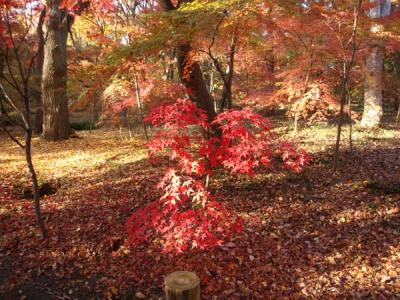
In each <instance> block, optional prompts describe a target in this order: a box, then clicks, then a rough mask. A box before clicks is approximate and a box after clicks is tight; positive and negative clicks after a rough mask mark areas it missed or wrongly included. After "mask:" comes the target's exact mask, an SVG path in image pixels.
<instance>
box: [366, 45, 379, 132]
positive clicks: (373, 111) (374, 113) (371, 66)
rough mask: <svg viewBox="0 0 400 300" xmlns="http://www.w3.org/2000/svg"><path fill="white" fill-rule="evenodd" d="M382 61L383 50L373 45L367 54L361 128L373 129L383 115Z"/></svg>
mask: <svg viewBox="0 0 400 300" xmlns="http://www.w3.org/2000/svg"><path fill="white" fill-rule="evenodd" d="M383 60H384V48H383V47H382V46H380V45H375V46H373V47H372V48H371V50H370V51H369V53H368V54H367V59H366V69H367V74H366V77H365V87H364V113H363V117H362V120H361V126H363V127H368V128H373V127H378V126H379V125H380V123H381V118H382V114H383V107H382V102H383V93H382V85H383Z"/></svg>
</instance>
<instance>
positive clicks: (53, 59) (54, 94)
mask: <svg viewBox="0 0 400 300" xmlns="http://www.w3.org/2000/svg"><path fill="white" fill-rule="evenodd" d="M59 5H60V0H48V1H47V18H46V23H45V24H46V32H47V33H46V43H45V46H44V62H43V75H42V100H43V138H44V139H45V140H48V141H59V140H65V139H68V138H69V134H70V128H69V112H68V96H67V39H68V26H69V24H68V23H69V17H68V14H67V11H66V10H65V9H60V7H59Z"/></svg>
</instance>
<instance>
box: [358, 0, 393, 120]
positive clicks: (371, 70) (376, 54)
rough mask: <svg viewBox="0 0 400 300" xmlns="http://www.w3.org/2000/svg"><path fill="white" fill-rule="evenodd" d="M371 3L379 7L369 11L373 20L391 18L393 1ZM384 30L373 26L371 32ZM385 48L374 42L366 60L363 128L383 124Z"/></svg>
mask: <svg viewBox="0 0 400 300" xmlns="http://www.w3.org/2000/svg"><path fill="white" fill-rule="evenodd" d="M369 2H370V3H376V4H377V5H376V6H375V7H373V8H371V9H370V10H369V13H368V15H369V17H370V18H371V19H378V18H383V17H386V16H389V15H390V13H391V6H392V3H391V2H392V1H391V0H382V1H376V0H370V1H369ZM382 30H383V28H382V25H379V24H373V25H372V27H371V32H372V33H374V34H376V33H378V32H381V31H382ZM384 57H385V48H384V46H383V45H381V44H380V43H379V41H373V45H372V46H371V47H370V51H369V53H368V54H367V58H366V70H367V74H366V78H365V87H364V113H363V117H362V120H361V126H363V127H368V128H373V127H378V126H379V125H380V123H381V118H382V114H383V92H382V90H383V61H384Z"/></svg>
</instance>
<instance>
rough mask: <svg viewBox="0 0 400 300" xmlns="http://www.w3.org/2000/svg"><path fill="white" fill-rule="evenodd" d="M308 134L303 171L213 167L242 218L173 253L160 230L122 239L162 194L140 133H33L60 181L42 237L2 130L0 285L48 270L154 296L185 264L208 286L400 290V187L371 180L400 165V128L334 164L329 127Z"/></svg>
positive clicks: (11, 288)
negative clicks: (151, 239)
mask: <svg viewBox="0 0 400 300" xmlns="http://www.w3.org/2000/svg"><path fill="white" fill-rule="evenodd" d="M316 130H317V129H316ZM333 132H334V129H333V128H332V130H331V131H330V133H333ZM306 134H307V132H305V133H304V134H303V135H300V136H299V137H298V138H297V142H299V143H301V144H302V146H305V147H306V148H307V147H308V149H309V150H310V151H311V152H312V155H313V157H314V162H313V163H312V164H311V165H310V166H309V167H308V168H307V169H306V170H305V171H304V172H303V173H301V174H291V173H288V172H286V171H285V172H278V171H275V172H273V173H272V174H262V175H258V176H256V177H255V178H253V179H251V180H249V179H248V178H246V177H235V178H234V177H221V178H219V177H218V176H216V177H215V178H213V179H212V181H211V189H213V192H214V193H215V194H217V195H218V196H219V199H220V201H223V202H224V204H225V205H226V206H227V207H229V208H230V209H232V210H235V211H236V212H238V213H239V214H241V215H242V216H243V218H244V219H245V221H246V226H245V230H244V232H243V233H242V234H241V235H239V236H236V237H234V238H232V240H230V241H227V243H226V244H225V245H224V246H223V247H221V248H219V249H216V250H213V251H208V252H201V251H192V252H189V253H187V254H182V255H179V256H175V257H170V256H167V255H163V254H161V253H160V252H159V248H158V246H157V243H154V244H150V245H147V246H142V247H131V246H130V245H129V244H128V242H127V234H126V231H125V222H126V220H127V218H128V217H129V216H130V215H131V214H132V212H133V211H134V210H135V209H136V208H138V207H142V206H143V205H145V204H146V203H149V202H150V201H153V200H155V199H156V198H157V197H159V192H158V191H157V190H155V184H156V182H157V181H158V179H159V177H160V176H161V175H162V170H161V169H162V167H160V166H152V165H151V164H149V162H148V161H147V159H146V157H147V154H146V150H145V147H144V144H145V142H144V141H143V140H142V139H141V138H135V139H133V140H126V141H121V140H120V139H119V134H118V133H116V132H112V131H111V132H105V131H94V132H92V133H91V134H90V133H89V132H87V133H86V132H85V133H80V135H81V137H82V138H81V139H73V140H69V141H65V142H60V143H45V142H43V141H41V140H39V139H35V140H34V163H35V166H36V168H37V170H38V174H39V178H40V181H41V182H49V183H51V185H52V186H53V187H55V188H56V191H55V193H53V194H51V195H48V196H45V197H44V198H43V200H42V205H43V215H44V218H45V223H46V226H47V228H48V230H49V238H48V239H47V240H45V241H42V240H40V236H39V231H38V229H37V226H36V224H35V218H34V212H33V207H32V201H31V200H29V199H23V197H22V196H23V191H24V190H26V189H27V188H29V177H28V174H27V171H26V167H25V163H24V160H23V156H22V153H20V151H19V150H18V148H17V146H15V145H13V144H12V143H11V142H10V141H8V140H6V138H5V137H4V136H0V140H1V141H0V143H1V145H2V147H1V149H0V178H1V181H0V231H1V233H2V236H1V239H0V262H1V264H0V295H11V294H13V293H14V294H15V293H17V294H18V291H19V290H23V287H24V286H26V285H27V284H33V283H35V282H39V283H41V285H45V286H47V287H49V288H51V289H54V290H59V291H62V292H63V293H64V294H67V295H70V296H71V297H73V296H74V297H78V298H82V297H83V298H85V299H86V298H87V299H90V298H96V297H100V298H105V299H107V298H108V299H114V298H130V299H132V298H133V299H134V298H135V297H136V298H146V299H148V298H151V297H153V298H154V299H158V297H161V296H162V284H163V279H164V277H165V276H166V275H167V274H169V273H171V272H174V271H177V270H189V271H194V272H196V273H197V274H198V275H199V277H200V278H201V282H202V295H203V297H204V298H205V299H213V297H214V299H247V298H258V299H266V298H274V299H276V298H285V297H286V298H287V297H290V298H326V297H337V298H346V297H347V298H363V297H367V298H368V297H372V298H373V297H379V298H385V297H386V298H388V299H389V298H396V297H400V251H399V250H400V215H399V209H400V208H399V200H400V195H399V194H398V193H385V192H382V191H380V190H373V189H371V188H370V185H368V183H369V182H372V181H374V182H375V181H379V182H386V181H395V180H396V179H399V178H400V176H399V175H400V159H399V158H400V143H399V141H398V139H396V138H394V137H395V136H396V134H397V136H398V134H399V131H398V130H397V131H396V130H390V131H387V130H386V131H383V133H382V135H379V134H376V133H370V134H366V135H365V136H362V137H359V138H358V137H357V134H356V138H358V140H359V141H360V142H359V143H356V145H355V149H354V151H353V153H352V154H350V153H348V152H346V153H344V155H343V160H342V161H341V167H340V168H339V170H338V171H337V172H333V171H332V167H331V161H332V157H331V155H330V154H329V151H326V149H329V147H330V145H331V142H332V139H327V140H328V141H329V143H328V142H326V141H325V142H324V141H321V142H319V143H315V134H314V136H313V141H311V139H310V137H309V136H307V135H306ZM387 134H389V135H390V137H389V138H388V137H387ZM392 135H393V136H392ZM368 137H369V139H368ZM399 184H400V180H399ZM41 292H43V290H41Z"/></svg>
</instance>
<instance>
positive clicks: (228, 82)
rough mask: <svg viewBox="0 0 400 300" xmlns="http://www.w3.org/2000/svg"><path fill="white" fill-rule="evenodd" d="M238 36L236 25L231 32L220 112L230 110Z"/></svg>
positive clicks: (237, 26)
mask: <svg viewBox="0 0 400 300" xmlns="http://www.w3.org/2000/svg"><path fill="white" fill-rule="evenodd" d="M238 34H239V25H236V27H235V30H234V32H233V36H232V40H231V44H230V47H229V62H228V66H227V70H226V79H225V80H224V90H223V92H222V101H221V103H222V104H221V111H223V109H224V106H225V104H226V107H227V108H228V109H231V108H232V83H233V75H234V71H235V70H234V66H235V53H236V43H237V39H238Z"/></svg>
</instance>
